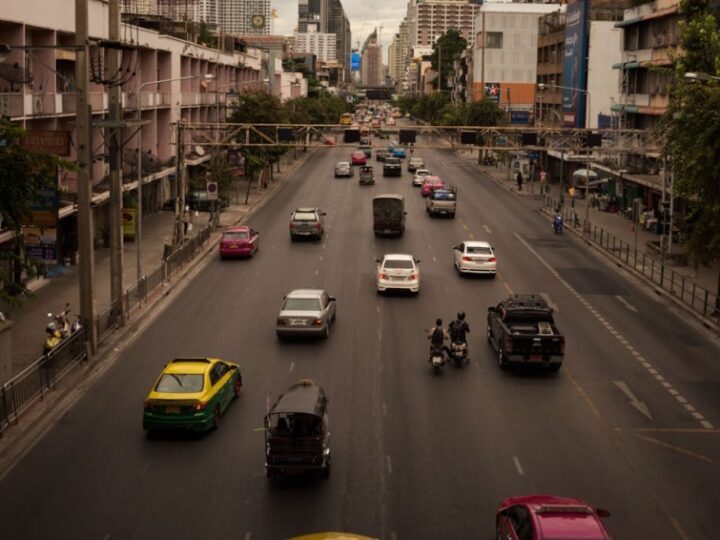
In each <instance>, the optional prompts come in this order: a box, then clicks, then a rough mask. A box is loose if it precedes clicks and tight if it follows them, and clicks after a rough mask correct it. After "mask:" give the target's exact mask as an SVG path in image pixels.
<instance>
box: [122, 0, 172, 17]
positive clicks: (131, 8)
mask: <svg viewBox="0 0 720 540" xmlns="http://www.w3.org/2000/svg"><path fill="white" fill-rule="evenodd" d="M163 1H164V2H167V1H168V0H120V9H121V10H122V11H123V12H125V13H135V14H137V15H158V11H157V3H158V2H163ZM175 3H177V2H175Z"/></svg>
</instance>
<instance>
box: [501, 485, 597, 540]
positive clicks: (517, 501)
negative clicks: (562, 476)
mask: <svg viewBox="0 0 720 540" xmlns="http://www.w3.org/2000/svg"><path fill="white" fill-rule="evenodd" d="M609 515H610V512H608V511H607V510H603V509H601V508H595V507H593V506H591V505H589V504H587V503H586V502H584V501H582V500H580V499H576V498H574V497H555V496H554V495H527V496H524V497H509V498H507V499H505V500H504V501H502V502H501V503H500V506H499V507H498V510H497V516H496V519H495V523H496V527H497V537H498V538H502V539H503V540H543V539H548V538H552V539H553V540H559V539H563V538H567V539H572V540H585V539H587V540H590V539H592V540H610V534H609V533H608V532H607V531H606V530H605V527H604V526H603V524H602V521H601V520H600V518H604V517H608V516H609Z"/></svg>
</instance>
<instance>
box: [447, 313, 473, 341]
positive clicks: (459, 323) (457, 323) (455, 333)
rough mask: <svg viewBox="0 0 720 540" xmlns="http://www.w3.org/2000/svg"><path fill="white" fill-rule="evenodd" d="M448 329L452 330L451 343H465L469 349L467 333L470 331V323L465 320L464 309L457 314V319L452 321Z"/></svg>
mask: <svg viewBox="0 0 720 540" xmlns="http://www.w3.org/2000/svg"><path fill="white" fill-rule="evenodd" d="M448 329H449V330H450V340H451V343H465V347H466V350H467V334H469V333H470V325H469V324H468V323H467V321H466V320H465V312H464V311H460V312H459V313H458V314H457V319H455V320H454V321H453V322H451V323H450V326H449V328H448Z"/></svg>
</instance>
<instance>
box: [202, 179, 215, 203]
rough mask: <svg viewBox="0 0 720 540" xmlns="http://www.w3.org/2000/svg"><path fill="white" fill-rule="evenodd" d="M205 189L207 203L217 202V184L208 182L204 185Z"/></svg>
mask: <svg viewBox="0 0 720 540" xmlns="http://www.w3.org/2000/svg"><path fill="white" fill-rule="evenodd" d="M205 189H206V190H207V196H208V201H217V200H218V184H217V182H208V183H207V184H206V185H205Z"/></svg>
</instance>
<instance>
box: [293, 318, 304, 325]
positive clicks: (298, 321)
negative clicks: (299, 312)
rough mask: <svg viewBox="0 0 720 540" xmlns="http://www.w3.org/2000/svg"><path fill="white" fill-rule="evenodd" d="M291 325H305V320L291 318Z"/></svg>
mask: <svg viewBox="0 0 720 540" xmlns="http://www.w3.org/2000/svg"><path fill="white" fill-rule="evenodd" d="M290 326H305V321H303V320H302V319H291V320H290Z"/></svg>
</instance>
